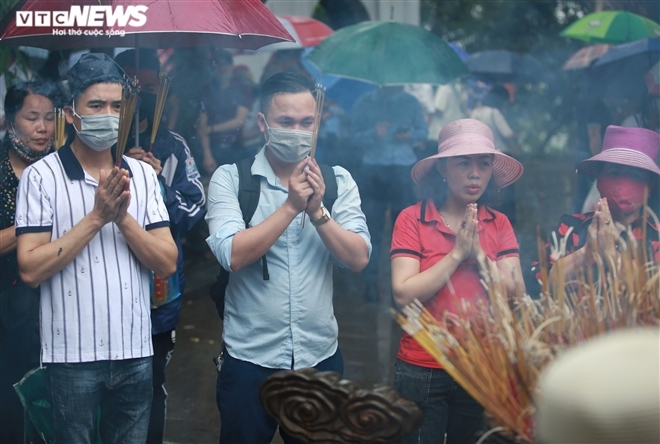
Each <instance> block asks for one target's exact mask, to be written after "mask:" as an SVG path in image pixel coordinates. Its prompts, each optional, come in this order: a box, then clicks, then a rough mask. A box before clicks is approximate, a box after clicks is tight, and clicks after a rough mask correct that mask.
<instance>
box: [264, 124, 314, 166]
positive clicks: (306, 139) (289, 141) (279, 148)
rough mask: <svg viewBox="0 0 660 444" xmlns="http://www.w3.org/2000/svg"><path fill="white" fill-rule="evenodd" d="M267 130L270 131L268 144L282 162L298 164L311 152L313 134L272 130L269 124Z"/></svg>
mask: <svg viewBox="0 0 660 444" xmlns="http://www.w3.org/2000/svg"><path fill="white" fill-rule="evenodd" d="M264 122H265V120H264ZM266 128H267V129H268V140H267V141H266V144H267V145H268V148H269V149H270V151H271V152H272V153H273V154H274V155H275V157H277V158H278V159H280V160H281V161H282V162H287V163H298V162H300V161H301V160H303V159H304V158H305V157H307V156H308V155H309V153H310V152H311V150H312V138H313V136H314V133H313V132H311V131H303V130H292V129H284V128H271V127H269V126H268V123H266Z"/></svg>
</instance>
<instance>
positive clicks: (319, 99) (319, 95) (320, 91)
mask: <svg viewBox="0 0 660 444" xmlns="http://www.w3.org/2000/svg"><path fill="white" fill-rule="evenodd" d="M315 95H316V114H315V117H316V118H315V119H314V132H313V133H312V150H311V151H310V153H309V157H310V158H312V159H314V156H316V142H317V141H318V138H319V129H320V128H321V117H323V102H324V101H325V88H324V87H323V85H321V84H320V83H317V84H316V94H315ZM305 214H306V213H303V215H302V219H301V221H300V223H301V225H302V227H303V228H305Z"/></svg>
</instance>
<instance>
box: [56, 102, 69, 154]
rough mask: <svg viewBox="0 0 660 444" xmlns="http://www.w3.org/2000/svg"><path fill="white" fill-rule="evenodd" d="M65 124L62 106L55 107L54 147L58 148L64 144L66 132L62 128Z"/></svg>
mask: <svg viewBox="0 0 660 444" xmlns="http://www.w3.org/2000/svg"><path fill="white" fill-rule="evenodd" d="M65 126H66V118H65V117H64V110H63V109H62V108H56V109H55V141H54V142H55V149H56V150H59V149H60V148H61V147H62V145H64V141H65V136H66V133H65V131H64V128H65Z"/></svg>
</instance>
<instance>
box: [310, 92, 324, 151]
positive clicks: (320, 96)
mask: <svg viewBox="0 0 660 444" xmlns="http://www.w3.org/2000/svg"><path fill="white" fill-rule="evenodd" d="M315 95H316V122H315V123H314V135H313V136H312V151H311V152H310V154H309V157H311V158H312V159H313V158H314V156H316V142H317V141H318V139H319V129H320V128H321V118H322V117H323V102H325V88H324V87H323V85H321V84H320V83H317V84H316V94H315Z"/></svg>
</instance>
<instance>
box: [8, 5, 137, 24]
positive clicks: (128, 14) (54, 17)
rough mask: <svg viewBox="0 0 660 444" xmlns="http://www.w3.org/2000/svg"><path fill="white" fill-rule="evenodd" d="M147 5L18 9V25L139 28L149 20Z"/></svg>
mask: <svg viewBox="0 0 660 444" xmlns="http://www.w3.org/2000/svg"><path fill="white" fill-rule="evenodd" d="M147 9H149V8H148V7H147V6H143V5H139V6H128V7H127V8H126V9H124V7H123V6H117V7H115V8H114V9H113V8H112V6H100V5H99V6H71V7H70V8H69V10H68V11H17V12H16V26H17V27H28V26H29V27H62V28H65V27H66V28H71V27H74V26H79V27H104V26H107V27H112V26H115V24H116V25H117V26H119V27H126V26H131V27H135V28H139V27H141V26H144V24H145V23H146V22H147V16H146V15H145V13H146V12H147Z"/></svg>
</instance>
